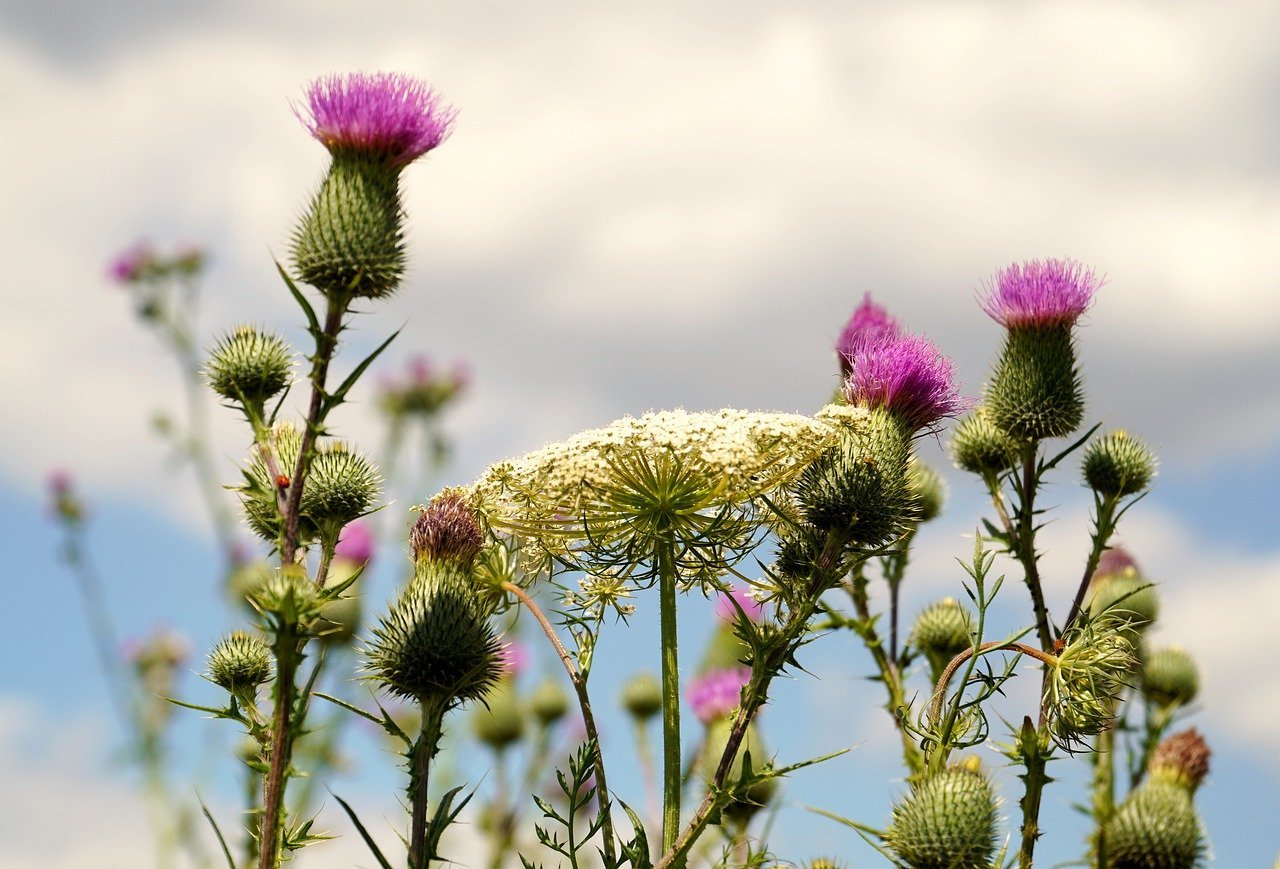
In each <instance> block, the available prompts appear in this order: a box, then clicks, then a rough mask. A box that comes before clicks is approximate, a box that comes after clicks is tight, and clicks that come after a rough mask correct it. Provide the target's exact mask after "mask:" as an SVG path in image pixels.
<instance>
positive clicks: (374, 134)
mask: <svg viewBox="0 0 1280 869" xmlns="http://www.w3.org/2000/svg"><path fill="white" fill-rule="evenodd" d="M306 110H307V113H308V116H306V117H304V116H303V114H302V112H300V111H299V110H298V108H297V107H295V108H294V112H295V114H297V115H298V118H299V119H300V120H301V121H302V123H303V124H305V125H306V127H307V129H308V130H310V131H311V135H312V136H314V137H315V138H316V140H317V141H318V142H320V144H322V145H324V146H325V147H326V148H328V149H329V150H330V151H347V152H357V153H369V154H373V155H376V156H379V157H384V158H386V159H387V160H388V161H389V162H390V163H391V164H392V165H393V166H396V167H403V166H407V165H409V164H410V163H412V162H413V161H414V160H416V159H418V158H419V157H421V156H422V155H423V154H425V153H427V152H428V151H430V150H431V149H432V148H435V147H436V146H437V145H439V144H440V143H441V142H443V141H444V140H445V139H446V138H447V137H448V135H449V132H450V130H451V128H452V126H453V119H454V117H455V115H456V114H457V112H456V111H455V110H454V109H453V108H451V107H449V106H446V105H444V104H442V103H441V102H440V98H439V96H438V95H437V94H436V92H435V91H433V90H432V89H431V88H429V87H428V86H427V85H426V84H424V83H423V82H421V81H419V80H418V79H415V78H412V77H410V76H407V75H402V74H400V73H376V74H373V75H369V74H366V73H359V72H356V73H350V74H348V75H345V76H337V75H334V76H328V77H327V78H321V79H317V80H315V81H314V82H312V83H311V85H310V87H308V88H307V105H306Z"/></svg>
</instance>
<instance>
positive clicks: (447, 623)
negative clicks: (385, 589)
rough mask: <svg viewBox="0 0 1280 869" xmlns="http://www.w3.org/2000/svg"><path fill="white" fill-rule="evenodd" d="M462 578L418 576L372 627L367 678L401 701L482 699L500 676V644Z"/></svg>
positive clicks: (441, 573)
mask: <svg viewBox="0 0 1280 869" xmlns="http://www.w3.org/2000/svg"><path fill="white" fill-rule="evenodd" d="M466 580H467V577H466V575H465V574H460V573H458V572H456V571H452V570H436V571H434V572H433V573H432V575H431V576H429V577H417V576H415V579H414V580H413V581H412V582H410V583H409V585H408V586H407V587H406V588H405V589H404V590H403V591H402V592H401V593H400V596H399V598H398V599H397V600H396V602H395V603H394V604H393V605H392V607H391V609H390V611H389V612H387V614H386V615H385V616H383V617H382V619H381V621H380V622H379V624H378V625H377V626H376V627H375V628H374V630H373V634H374V639H373V642H372V643H370V647H369V649H368V650H367V651H366V653H365V655H366V658H367V659H368V665H367V669H368V672H369V674H370V676H371V677H372V678H374V679H375V680H377V681H378V682H380V683H381V684H382V685H383V686H384V687H385V688H386V689H387V690H388V691H390V692H391V693H393V694H397V695H399V696H401V697H405V698H409V699H417V700H428V699H429V700H435V701H444V702H448V703H452V702H454V701H459V700H462V701H465V700H474V699H476V698H480V697H483V696H484V695H485V693H486V692H487V691H488V690H489V688H490V687H492V685H493V683H494V682H495V681H497V679H498V674H499V673H500V672H501V666H502V665H501V652H502V646H501V644H500V643H499V642H498V640H497V638H496V637H495V636H494V633H493V629H492V628H491V627H490V626H489V623H488V620H487V619H486V618H485V617H484V615H483V614H482V612H481V610H480V607H479V606H478V604H477V601H476V595H475V591H474V590H473V589H472V588H471V587H470V585H469V584H468V582H467V581H466Z"/></svg>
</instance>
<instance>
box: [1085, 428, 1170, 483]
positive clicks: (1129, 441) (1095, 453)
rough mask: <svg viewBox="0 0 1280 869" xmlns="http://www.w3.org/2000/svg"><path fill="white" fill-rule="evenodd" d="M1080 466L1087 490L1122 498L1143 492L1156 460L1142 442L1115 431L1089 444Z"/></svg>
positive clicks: (1149, 481) (1154, 468)
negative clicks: (1087, 485) (1082, 469)
mask: <svg viewBox="0 0 1280 869" xmlns="http://www.w3.org/2000/svg"><path fill="white" fill-rule="evenodd" d="M1082 466H1083V468H1084V479H1085V482H1086V483H1088V484H1089V488H1091V489H1093V490H1094V491H1095V492H1097V493H1098V494H1099V495H1103V496H1105V497H1109V498H1121V497H1124V496H1125V495H1136V494H1138V493H1139V492H1143V491H1145V490H1146V488H1147V486H1149V485H1150V484H1151V478H1152V477H1153V476H1154V475H1155V472H1156V457H1155V455H1154V454H1152V452H1151V450H1150V449H1148V448H1147V445H1146V444H1144V443H1143V442H1142V441H1140V440H1138V439H1137V438H1135V437H1133V436H1132V435H1130V434H1129V433H1127V432H1125V431H1123V430H1118V431H1114V432H1111V433H1110V434H1108V435H1104V436H1103V437H1100V438H1098V439H1097V440H1095V441H1093V442H1092V443H1090V444H1089V446H1088V447H1087V448H1086V449H1085V453H1084V460H1083V465H1082Z"/></svg>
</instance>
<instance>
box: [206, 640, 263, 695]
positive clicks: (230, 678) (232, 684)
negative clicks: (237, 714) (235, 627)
mask: <svg viewBox="0 0 1280 869" xmlns="http://www.w3.org/2000/svg"><path fill="white" fill-rule="evenodd" d="M209 678H210V679H211V680H212V681H213V682H214V684H217V685H221V686H222V687H223V688H226V689H227V690H228V691H229V692H231V693H232V694H237V695H240V694H252V693H253V692H254V691H256V690H257V688H258V686H259V685H261V684H262V683H263V682H266V681H267V680H268V679H270V678H271V650H270V649H269V648H267V644H266V643H264V642H263V641H262V640H260V639H258V638H257V637H255V636H253V635H252V634H247V633H245V632H244V631H232V632H231V633H230V634H228V635H227V636H226V637H224V638H223V639H222V641H221V642H220V643H218V645H216V646H214V649H213V651H212V652H211V653H210V654H209Z"/></svg>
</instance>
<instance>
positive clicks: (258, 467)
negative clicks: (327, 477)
mask: <svg viewBox="0 0 1280 869" xmlns="http://www.w3.org/2000/svg"><path fill="white" fill-rule="evenodd" d="M270 448H271V453H272V455H273V456H274V459H275V461H274V465H275V468H274V470H275V471H276V473H275V474H273V473H272V469H271V468H270V467H269V466H268V464H267V461H266V459H265V458H263V455H262V451H261V449H258V448H255V449H254V451H253V454H252V456H251V457H250V459H249V467H248V468H246V469H245V471H244V477H245V485H243V486H241V487H240V490H239V491H240V503H241V506H243V507H244V514H245V519H246V520H247V521H248V523H249V527H250V528H252V529H253V531H254V533H255V534H257V535H258V536H259V537H261V538H262V539H263V540H266V541H268V542H271V543H274V542H275V541H276V540H278V539H279V537H280V534H281V532H282V531H283V530H284V519H283V517H282V516H281V514H280V506H279V504H278V501H277V493H278V492H279V491H280V490H281V488H282V487H287V486H288V485H289V483H290V480H289V477H288V475H289V474H292V473H293V469H294V468H296V467H297V464H298V453H299V451H301V449H302V432H300V431H299V430H298V428H297V427H296V426H294V425H292V424H291V423H288V422H280V423H277V424H276V426H275V428H273V429H272V430H271V436H270ZM315 536H316V526H315V524H314V523H313V522H312V521H311V520H310V518H309V517H307V516H306V515H305V514H304V515H300V516H299V517H298V540H299V542H304V543H305V542H310V541H312V540H314V539H315Z"/></svg>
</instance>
